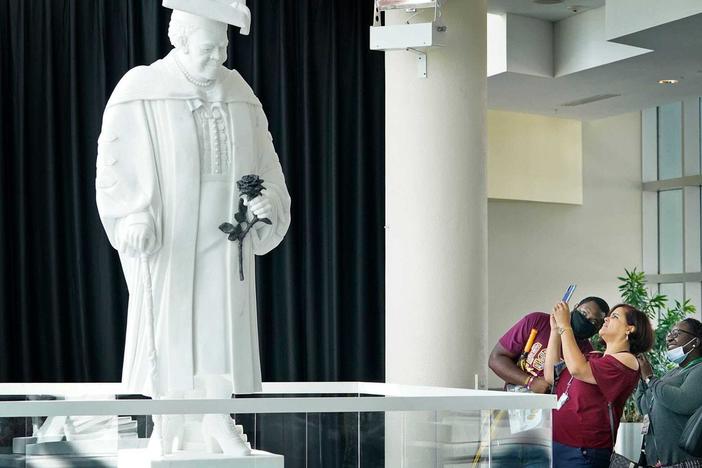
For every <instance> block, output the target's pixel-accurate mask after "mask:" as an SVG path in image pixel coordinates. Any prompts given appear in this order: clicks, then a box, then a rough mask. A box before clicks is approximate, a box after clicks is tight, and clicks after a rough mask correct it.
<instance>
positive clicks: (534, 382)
mask: <svg viewBox="0 0 702 468" xmlns="http://www.w3.org/2000/svg"><path fill="white" fill-rule="evenodd" d="M608 312H609V306H608V305H607V302H605V301H604V300H603V299H600V298H599V297H586V298H585V299H583V300H582V301H580V302H579V303H578V304H577V305H576V306H575V307H574V308H573V313H572V316H571V324H572V328H573V331H574V332H576V330H577V332H576V333H575V334H576V335H577V337H578V346H579V347H580V349H581V350H582V351H583V352H584V353H587V352H590V351H592V345H591V344H590V341H589V338H591V337H592V336H593V335H595V333H597V331H598V330H599V329H600V328H601V327H602V324H603V323H604V318H605V316H606V315H607V313H608ZM550 334H551V323H550V315H549V314H546V313H543V312H532V313H530V314H527V315H526V316H525V317H523V318H522V319H521V320H519V321H518V322H517V323H516V324H514V326H512V328H510V329H509V330H508V331H507V333H505V334H504V336H502V338H500V340H499V341H498V342H497V344H496V345H495V347H494V348H493V350H492V353H491V354H490V360H489V365H490V369H492V371H493V372H494V373H495V374H497V375H498V376H499V377H500V378H501V379H502V380H504V381H505V387H506V388H507V387H508V386H509V387H527V388H528V390H530V391H532V392H535V393H548V392H549V391H550V389H551V387H550V385H549V383H548V382H546V380H545V379H544V364H545V362H546V348H547V347H548V340H549V337H550ZM505 419H507V420H508V419H509V418H508V417H504V416H503V418H502V422H501V423H496V424H497V425H500V424H502V425H503V426H504V425H507V426H509V425H508V424H507V422H508V421H507V422H505ZM496 420H499V419H498V418H496ZM496 429H497V430H498V432H499V433H500V434H504V435H503V436H500V437H498V438H499V439H500V447H496V448H495V449H494V450H492V461H493V464H492V466H497V467H499V468H550V466H551V449H550V448H549V447H548V446H546V445H544V440H548V441H550V440H551V431H550V428H537V429H532V430H529V431H524V432H520V433H518V434H512V435H508V434H509V433H510V432H511V430H510V428H509V427H504V428H501V429H500V428H496ZM493 430H495V429H493Z"/></svg>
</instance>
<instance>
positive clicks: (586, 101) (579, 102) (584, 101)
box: [561, 94, 621, 107]
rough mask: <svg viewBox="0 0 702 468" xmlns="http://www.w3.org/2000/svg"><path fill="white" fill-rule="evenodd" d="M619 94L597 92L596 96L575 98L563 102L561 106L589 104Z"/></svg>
mask: <svg viewBox="0 0 702 468" xmlns="http://www.w3.org/2000/svg"><path fill="white" fill-rule="evenodd" d="M618 96H621V94H598V95H596V96H590V97H586V98H582V99H576V100H575V101H570V102H564V103H563V104H561V107H575V106H582V105H583V104H590V103H592V102H597V101H604V100H605V99H611V98H614V97H618Z"/></svg>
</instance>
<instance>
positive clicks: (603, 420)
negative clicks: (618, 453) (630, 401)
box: [553, 352, 639, 448]
mask: <svg viewBox="0 0 702 468" xmlns="http://www.w3.org/2000/svg"><path fill="white" fill-rule="evenodd" d="M585 358H586V359H587V360H588V362H589V363H590V369H592V375H593V377H595V381H596V382H597V385H594V384H590V383H587V382H583V381H581V380H577V379H573V382H572V383H571V385H570V390H569V391H568V396H569V398H568V401H567V402H566V403H565V404H564V405H563V406H562V407H561V409H560V410H553V440H554V441H556V442H558V443H559V444H564V445H569V446H571V447H578V448H612V446H613V445H614V444H613V443H612V432H611V429H610V424H609V411H608V409H607V403H608V402H611V403H612V409H613V410H614V411H613V413H614V427H615V430H616V428H618V427H619V420H620V419H621V417H622V413H623V412H624V404H625V403H626V400H627V398H629V395H631V393H632V392H633V391H634V389H635V388H636V385H637V384H638V382H639V372H638V371H636V370H634V369H630V368H629V367H627V366H626V365H624V364H622V363H621V362H619V361H618V360H617V359H616V358H615V357H614V356H611V355H602V354H601V353H599V352H592V353H589V354H587V355H586V356H585ZM570 377H571V375H570V372H568V369H564V370H563V373H562V374H561V376H560V378H559V379H558V384H557V385H556V393H557V394H558V397H559V398H560V397H561V395H562V394H563V393H564V392H565V390H566V387H567V386H568V381H569V380H570Z"/></svg>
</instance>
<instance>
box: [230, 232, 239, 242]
mask: <svg viewBox="0 0 702 468" xmlns="http://www.w3.org/2000/svg"><path fill="white" fill-rule="evenodd" d="M228 239H229V240H230V241H232V242H234V241H235V240H238V239H239V236H238V235H236V234H235V233H233V232H232V233H231V234H229V237H228Z"/></svg>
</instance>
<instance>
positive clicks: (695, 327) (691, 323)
mask: <svg viewBox="0 0 702 468" xmlns="http://www.w3.org/2000/svg"><path fill="white" fill-rule="evenodd" d="M683 322H685V324H686V325H687V326H688V327H690V331H691V332H692V333H693V334H694V335H695V336H696V337H697V338H699V339H700V340H701V341H702V322H700V321H699V320H697V319H694V318H692V317H689V318H686V319H684V320H683Z"/></svg>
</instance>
